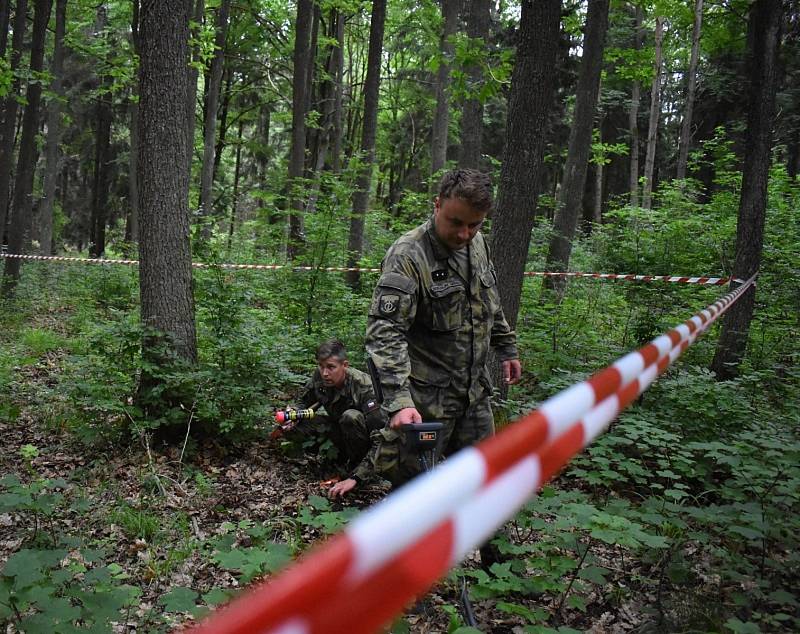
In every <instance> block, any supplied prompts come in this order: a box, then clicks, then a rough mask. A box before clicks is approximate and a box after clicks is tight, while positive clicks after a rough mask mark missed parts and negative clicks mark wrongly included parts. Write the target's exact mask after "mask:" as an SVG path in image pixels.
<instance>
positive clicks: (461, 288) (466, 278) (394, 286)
mask: <svg viewBox="0 0 800 634" xmlns="http://www.w3.org/2000/svg"><path fill="white" fill-rule="evenodd" d="M491 208H492V186H491V181H490V179H489V177H488V176H487V175H486V174H483V173H481V172H478V171H476V170H470V169H460V170H454V171H451V172H448V173H447V174H445V175H444V177H443V178H442V182H441V185H440V187H439V195H438V196H437V197H436V199H435V202H434V207H433V217H432V218H430V219H428V221H427V222H425V223H424V224H422V225H420V226H419V227H417V228H416V229H413V230H411V231H409V232H408V233H406V234H405V235H403V236H402V237H400V238H399V239H398V240H397V241H396V242H395V243H394V244H393V245H392V246H391V247H390V249H389V251H388V252H387V253H386V257H384V259H383V263H382V266H381V277H380V279H379V280H378V285H377V287H376V288H375V292H374V294H373V297H372V304H371V306H370V311H369V319H368V321H367V335H366V348H367V353H368V354H369V356H370V358H371V359H372V361H373V362H374V364H375V366H376V368H377V374H378V376H379V378H380V382H381V386H382V390H383V396H384V402H383V407H384V409H385V410H386V412H387V413H388V415H389V417H390V418H389V428H388V429H385V430H383V431H382V432H381V433H382V434H383V435H384V440H385V441H387V448H388V447H396V446H397V444H398V443H397V441H398V440H400V441H401V440H402V438H400V432H399V431H398V430H400V429H401V427H402V426H403V425H405V424H408V423H415V422H421V421H423V420H425V421H441V422H442V423H444V429H443V430H442V432H441V433H442V441H441V444H440V445H439V447H440V452H441V453H443V454H444V455H450V454H453V453H455V452H456V451H458V450H460V449H462V448H464V447H467V446H469V445H472V444H474V443H476V442H478V441H480V440H482V439H484V438H486V437H488V436H491V435H492V434H493V433H494V419H493V417H492V409H491V406H490V401H489V399H490V396H491V394H492V385H491V380H490V375H489V369H488V363H487V362H488V358H489V347H490V346H491V347H492V348H494V350H495V352H496V353H497V356H498V359H499V360H500V362H501V364H502V370H503V379H504V380H505V382H506V383H507V384H509V385H513V384H514V383H517V382H518V381H519V379H520V377H521V375H522V366H521V365H520V362H519V358H518V354H517V346H516V335H515V333H514V332H513V331H512V330H511V328H510V327H509V325H508V322H507V321H506V318H505V315H503V308H502V306H501V304H500V295H499V292H498V289H497V277H496V275H495V271H494V265H493V264H492V260H491V255H490V253H489V245H488V244H487V243H486V238H484V236H483V234H481V233H480V228H481V225H482V224H483V221H484V220H485V219H486V216H487V214H488V213H489V211H490V210H491ZM393 433H394V434H395V435H396V436H395V437H393V436H392V434H393ZM392 441H394V442H392ZM404 455H408V454H406V453H404V452H399V453H398V461H399V462H400V463H401V464H400V465H399V468H400V469H401V470H403V471H404V472H405V473H407V474H413V472H414V470H415V469H416V470H417V471H418V470H419V469H418V466H417V463H415V462H414V461H413V460H411V461H409V460H403V458H402V456H404ZM381 457H382V456H380V455H379V456H377V457H376V460H378V461H379V460H380V459H381ZM412 457H413V456H412ZM377 466H378V465H377V463H376V467H377ZM381 468H382V469H384V470H387V469H388V468H389V467H388V466H387V465H382V466H381ZM497 558H498V553H497V551H496V549H495V548H494V547H493V546H492V545H491V544H487V546H484V548H482V549H481V563H482V564H483V565H484V566H485V567H488V566H489V565H490V564H491V561H493V560H497Z"/></svg>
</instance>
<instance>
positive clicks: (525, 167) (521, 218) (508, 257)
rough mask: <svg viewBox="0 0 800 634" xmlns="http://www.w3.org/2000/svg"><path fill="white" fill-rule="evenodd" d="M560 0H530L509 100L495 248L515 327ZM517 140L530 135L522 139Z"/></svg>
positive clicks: (548, 106) (538, 181) (494, 225)
mask: <svg viewBox="0 0 800 634" xmlns="http://www.w3.org/2000/svg"><path fill="white" fill-rule="evenodd" d="M560 18H561V1H560V0H535V1H534V0H524V1H523V3H522V14H521V18H520V27H519V34H518V38H519V39H518V42H519V43H518V45H517V58H516V63H515V64H514V71H513V75H512V77H511V94H510V95H509V100H508V122H507V124H506V139H507V142H506V147H505V150H504V152H503V162H502V167H501V171H500V183H499V186H498V194H497V209H496V211H495V214H494V218H493V220H492V251H493V252H494V253H498V254H502V257H497V258H495V260H494V265H495V269H496V270H497V280H498V285H499V288H500V297H501V298H502V303H503V312H504V313H505V316H506V319H507V320H508V323H509V325H510V326H511V327H512V328H514V327H515V326H516V323H517V315H518V313H519V305H520V294H521V292H522V281H523V273H524V271H525V263H526V262H527V259H528V248H529V246H530V239H531V229H532V228H533V221H534V219H535V217H536V199H537V197H538V195H539V188H540V186H541V180H542V162H543V158H544V148H545V142H546V137H547V119H548V114H549V113H550V111H551V109H552V108H553V98H554V95H555V85H554V82H553V81H552V72H553V68H555V65H556V52H557V50H558V45H559V23H560ZM517 139H528V142H527V143H518V142H517Z"/></svg>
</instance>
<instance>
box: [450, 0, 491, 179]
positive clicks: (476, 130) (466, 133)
mask: <svg viewBox="0 0 800 634" xmlns="http://www.w3.org/2000/svg"><path fill="white" fill-rule="evenodd" d="M465 2H466V7H467V11H466V14H467V15H466V23H467V37H469V38H470V42H471V43H472V45H474V46H477V47H480V49H485V47H486V42H487V41H488V39H489V24H490V21H491V20H490V15H489V4H490V2H489V0H465ZM465 70H466V73H467V77H468V82H469V83H468V86H469V92H470V96H469V97H468V98H467V99H465V101H464V106H463V111H462V114H461V155H460V156H459V159H458V165H459V167H471V168H474V169H480V168H481V167H482V165H481V151H482V146H483V102H482V101H481V99H480V98H478V96H477V92H478V90H479V89H480V86H481V85H482V84H483V81H484V79H483V68H482V67H481V65H480V64H479V63H477V62H473V63H471V64H470V65H469V66H467V68H466V69H465Z"/></svg>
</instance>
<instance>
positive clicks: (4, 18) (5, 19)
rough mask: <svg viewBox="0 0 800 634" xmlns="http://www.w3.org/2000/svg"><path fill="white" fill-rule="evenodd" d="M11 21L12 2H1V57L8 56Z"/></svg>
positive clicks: (4, 0) (1, 0) (3, 0)
mask: <svg viewBox="0 0 800 634" xmlns="http://www.w3.org/2000/svg"><path fill="white" fill-rule="evenodd" d="M10 19H11V0H0V57H5V56H6V46H7V45H8V24H9V21H10Z"/></svg>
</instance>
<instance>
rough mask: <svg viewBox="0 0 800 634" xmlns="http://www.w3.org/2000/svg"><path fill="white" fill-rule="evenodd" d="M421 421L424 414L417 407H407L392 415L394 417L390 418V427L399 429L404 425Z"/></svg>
mask: <svg viewBox="0 0 800 634" xmlns="http://www.w3.org/2000/svg"><path fill="white" fill-rule="evenodd" d="M421 422H422V415H421V414H420V413H419V412H418V411H417V409H416V408H415V407H405V408H403V409H401V410H400V411H398V412H395V413H394V414H393V415H392V417H391V418H390V419H389V427H391V428H392V429H398V428H400V427H402V426H403V425H410V424H411V423H421Z"/></svg>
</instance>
